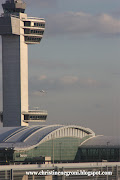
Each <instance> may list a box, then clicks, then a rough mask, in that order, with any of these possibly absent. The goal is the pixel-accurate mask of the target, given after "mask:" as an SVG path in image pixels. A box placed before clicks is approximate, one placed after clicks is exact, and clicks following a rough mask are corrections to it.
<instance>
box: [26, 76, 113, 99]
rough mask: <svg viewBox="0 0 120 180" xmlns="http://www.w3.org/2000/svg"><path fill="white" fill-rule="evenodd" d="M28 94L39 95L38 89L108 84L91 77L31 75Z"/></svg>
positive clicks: (62, 88) (93, 86) (106, 85)
mask: <svg viewBox="0 0 120 180" xmlns="http://www.w3.org/2000/svg"><path fill="white" fill-rule="evenodd" d="M29 84H30V87H31V88H30V91H31V92H30V94H31V93H32V95H37V96H38V95H41V94H40V90H41V89H43V90H45V91H48V92H50V91H63V90H65V89H66V90H67V89H68V88H69V89H71V90H73V89H80V88H87V89H88V88H109V87H110V84H108V82H105V81H100V80H95V79H92V78H80V77H78V76H75V75H69V76H62V77H56V78H55V77H54V78H52V77H49V76H46V75H40V77H34V78H33V77H32V79H31V80H30V82H29Z"/></svg>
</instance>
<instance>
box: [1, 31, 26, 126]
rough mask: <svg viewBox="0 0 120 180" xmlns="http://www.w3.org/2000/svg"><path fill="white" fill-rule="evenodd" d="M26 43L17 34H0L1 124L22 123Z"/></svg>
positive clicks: (24, 100) (24, 103) (18, 124)
mask: <svg viewBox="0 0 120 180" xmlns="http://www.w3.org/2000/svg"><path fill="white" fill-rule="evenodd" d="M27 46H28V45H27V44H25V43H24V41H23V37H21V36H18V35H4V36H2V64H3V66H2V67H3V68H2V69H3V117H4V121H3V125H4V126H20V125H24V123H23V117H22V114H21V112H28V50H27V49H28V47H27Z"/></svg>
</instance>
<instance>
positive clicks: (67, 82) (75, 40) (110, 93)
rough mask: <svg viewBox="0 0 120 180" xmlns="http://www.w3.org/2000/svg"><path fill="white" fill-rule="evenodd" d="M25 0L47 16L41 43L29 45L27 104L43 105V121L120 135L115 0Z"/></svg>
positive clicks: (119, 33)
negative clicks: (45, 112) (45, 115)
mask: <svg viewBox="0 0 120 180" xmlns="http://www.w3.org/2000/svg"><path fill="white" fill-rule="evenodd" d="M2 2H5V1H4V0H2ZM25 2H26V3H27V8H26V13H27V14H28V16H31V17H40V18H45V21H46V29H45V33H44V36H43V39H42V41H41V43H40V45H29V107H30V109H34V108H35V107H39V109H44V110H47V111H48V118H47V121H46V124H65V125H68V124H73V125H80V126H83V127H88V128H90V129H92V130H93V131H94V132H95V133H96V135H107V136H120V131H119V128H120V50H119V49H120V1H119V0H34V1H33V0H25ZM0 13H2V8H0ZM42 89H43V90H46V91H47V93H46V94H42V93H40V90H42ZM0 109H1V110H2V49H1V40H0Z"/></svg>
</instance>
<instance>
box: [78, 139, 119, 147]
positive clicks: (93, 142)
mask: <svg viewBox="0 0 120 180" xmlns="http://www.w3.org/2000/svg"><path fill="white" fill-rule="evenodd" d="M79 148H120V137H115V136H96V137H92V138H90V139H88V140H86V141H84V142H83V143H82V144H81V145H80V146H79Z"/></svg>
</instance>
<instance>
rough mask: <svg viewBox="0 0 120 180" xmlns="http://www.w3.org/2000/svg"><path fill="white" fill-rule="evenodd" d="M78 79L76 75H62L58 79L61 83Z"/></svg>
mask: <svg viewBox="0 0 120 180" xmlns="http://www.w3.org/2000/svg"><path fill="white" fill-rule="evenodd" d="M78 81H79V78H78V77H77V76H64V77H62V78H61V79H60V82H61V83H63V84H74V83H76V82H78Z"/></svg>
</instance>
